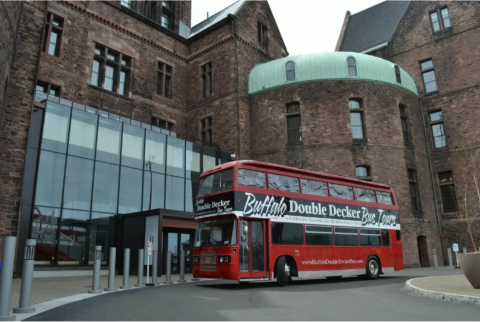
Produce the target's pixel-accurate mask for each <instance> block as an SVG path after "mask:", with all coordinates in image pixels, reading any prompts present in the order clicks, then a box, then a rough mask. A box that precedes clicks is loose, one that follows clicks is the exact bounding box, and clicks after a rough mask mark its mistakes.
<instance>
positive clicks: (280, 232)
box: [272, 222, 303, 245]
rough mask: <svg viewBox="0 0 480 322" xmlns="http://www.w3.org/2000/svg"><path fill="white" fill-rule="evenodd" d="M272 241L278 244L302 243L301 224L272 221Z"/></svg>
mask: <svg viewBox="0 0 480 322" xmlns="http://www.w3.org/2000/svg"><path fill="white" fill-rule="evenodd" d="M272 243H273V244H277V245H302V244H303V226H302V225H301V224H286V223H275V222H274V223H272Z"/></svg>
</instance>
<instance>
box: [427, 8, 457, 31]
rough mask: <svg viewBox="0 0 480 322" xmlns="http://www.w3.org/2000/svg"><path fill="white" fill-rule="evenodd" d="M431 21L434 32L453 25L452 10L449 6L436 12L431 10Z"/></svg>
mask: <svg viewBox="0 0 480 322" xmlns="http://www.w3.org/2000/svg"><path fill="white" fill-rule="evenodd" d="M439 17H441V19H439ZM430 22H431V23H432V29H433V32H437V31H440V30H442V29H447V28H450V27H451V26H452V22H451V21H450V12H449V11H448V8H447V7H445V8H442V9H440V10H436V11H434V12H430Z"/></svg>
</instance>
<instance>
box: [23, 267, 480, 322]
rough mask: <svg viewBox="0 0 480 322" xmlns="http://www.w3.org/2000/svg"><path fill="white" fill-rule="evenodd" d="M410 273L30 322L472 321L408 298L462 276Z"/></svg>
mask: <svg viewBox="0 0 480 322" xmlns="http://www.w3.org/2000/svg"><path fill="white" fill-rule="evenodd" d="M460 273H461V272H460V271H459V270H432V269H413V270H406V271H402V272H395V273H392V274H389V275H385V276H382V277H380V278H379V279H378V280H375V281H366V280H359V279H357V278H355V277H349V278H342V279H341V280H339V281H330V280H325V279H322V280H296V281H294V282H293V284H291V285H288V286H286V287H283V288H281V287H277V286H276V284H275V283H272V282H264V283H250V284H249V285H240V284H238V283H237V282H230V281H222V280H215V281H203V282H199V283H188V284H177V285H170V286H161V287H155V288H144V289H136V290H132V291H128V292H119V293H111V294H107V295H103V296H99V297H95V298H91V299H87V300H83V301H79V302H76V303H72V304H68V305H64V306H61V307H59V308H56V309H53V310H50V311H47V312H44V313H42V314H39V315H36V316H34V317H32V318H31V319H32V320H120V321H122V320H123V321H126V320H476V321H478V318H479V316H480V307H479V306H475V305H468V304H461V303H455V302H445V301H439V300H434V299H430V298H424V297H420V296H417V295H413V294H411V293H409V292H407V291H406V290H405V289H404V287H403V286H404V283H405V281H406V280H407V279H410V278H414V277H422V276H432V275H447V274H448V275H450V274H460Z"/></svg>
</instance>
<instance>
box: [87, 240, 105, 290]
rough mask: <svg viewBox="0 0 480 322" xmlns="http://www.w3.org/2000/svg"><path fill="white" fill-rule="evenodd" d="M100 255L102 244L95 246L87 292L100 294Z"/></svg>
mask: <svg viewBox="0 0 480 322" xmlns="http://www.w3.org/2000/svg"><path fill="white" fill-rule="evenodd" d="M101 257H102V246H95V260H94V261H93V281H92V289H91V290H90V291H88V293H89V294H102V291H101V290H99V288H100V261H101Z"/></svg>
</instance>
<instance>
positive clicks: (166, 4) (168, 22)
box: [161, 1, 174, 30]
mask: <svg viewBox="0 0 480 322" xmlns="http://www.w3.org/2000/svg"><path fill="white" fill-rule="evenodd" d="M173 6H174V4H173V1H162V22H161V25H162V27H165V28H167V29H170V30H172V29H173V19H172V17H173V15H174V12H173Z"/></svg>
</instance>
